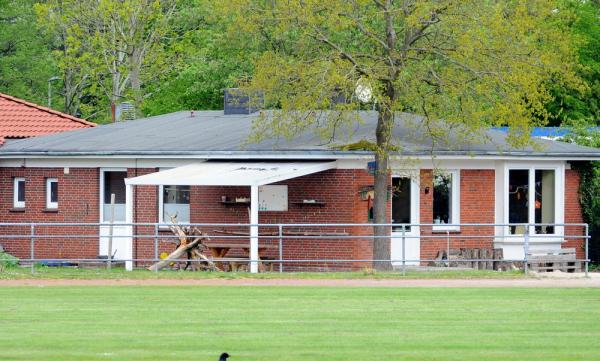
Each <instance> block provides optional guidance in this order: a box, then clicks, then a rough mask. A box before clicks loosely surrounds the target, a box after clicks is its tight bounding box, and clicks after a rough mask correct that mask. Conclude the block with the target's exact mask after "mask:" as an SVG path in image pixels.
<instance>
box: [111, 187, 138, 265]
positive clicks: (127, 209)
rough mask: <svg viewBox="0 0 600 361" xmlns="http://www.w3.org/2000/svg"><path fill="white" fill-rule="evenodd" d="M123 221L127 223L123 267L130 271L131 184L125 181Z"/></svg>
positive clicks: (131, 246) (131, 247)
mask: <svg viewBox="0 0 600 361" xmlns="http://www.w3.org/2000/svg"><path fill="white" fill-rule="evenodd" d="M125 223H126V224H127V225H126V227H127V235H126V238H125V239H126V242H127V243H128V244H127V247H126V248H127V251H126V252H125V259H127V260H128V261H125V269H126V270H127V271H132V270H133V261H131V259H132V258H133V185H132V184H127V182H125ZM109 257H110V255H109Z"/></svg>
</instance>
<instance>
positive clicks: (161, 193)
mask: <svg viewBox="0 0 600 361" xmlns="http://www.w3.org/2000/svg"><path fill="white" fill-rule="evenodd" d="M166 186H167V187H169V186H170V185H166ZM164 187H165V185H160V186H158V223H170V222H171V220H170V219H169V220H166V219H164V214H163V213H164V209H165V208H164ZM191 191H192V187H191V186H190V192H191ZM191 203H192V202H191V199H190V203H189V204H188V206H189V207H190V221H189V222H179V221H177V223H180V224H190V222H191V218H192V212H191V211H192V209H191V207H192V204H191ZM160 227H161V228H168V227H169V226H166V225H161V226H160Z"/></svg>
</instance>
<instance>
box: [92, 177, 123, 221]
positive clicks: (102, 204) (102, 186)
mask: <svg viewBox="0 0 600 361" xmlns="http://www.w3.org/2000/svg"><path fill="white" fill-rule="evenodd" d="M106 172H127V168H100V192H98V193H99V195H100V198H99V202H98V205H99V206H100V212H99V214H100V223H110V222H109V221H105V220H104V173H106ZM126 187H127V186H126ZM125 206H126V207H127V205H125ZM114 223H125V221H115V222H114Z"/></svg>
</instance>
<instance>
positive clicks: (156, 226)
mask: <svg viewBox="0 0 600 361" xmlns="http://www.w3.org/2000/svg"><path fill="white" fill-rule="evenodd" d="M154 262H158V223H155V224H154ZM154 272H158V268H155V269H154Z"/></svg>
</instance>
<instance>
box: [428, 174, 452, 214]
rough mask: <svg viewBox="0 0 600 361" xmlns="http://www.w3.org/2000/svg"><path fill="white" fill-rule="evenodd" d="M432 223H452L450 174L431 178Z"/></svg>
mask: <svg viewBox="0 0 600 361" xmlns="http://www.w3.org/2000/svg"><path fill="white" fill-rule="evenodd" d="M433 223H436V224H450V223H452V174H446V175H436V176H435V177H434V178H433Z"/></svg>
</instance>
